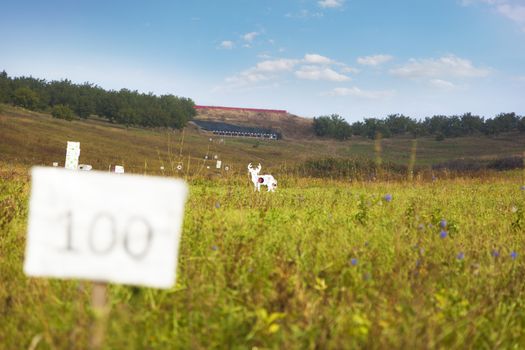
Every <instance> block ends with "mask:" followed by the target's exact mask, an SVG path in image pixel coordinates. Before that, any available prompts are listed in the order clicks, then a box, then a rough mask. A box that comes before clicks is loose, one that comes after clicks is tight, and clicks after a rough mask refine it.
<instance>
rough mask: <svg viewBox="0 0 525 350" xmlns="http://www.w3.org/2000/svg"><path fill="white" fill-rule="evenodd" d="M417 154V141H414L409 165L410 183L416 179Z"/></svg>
mask: <svg viewBox="0 0 525 350" xmlns="http://www.w3.org/2000/svg"><path fill="white" fill-rule="evenodd" d="M416 153H417V139H413V140H412V148H411V149H410V161H409V163H408V174H407V175H408V181H410V182H412V180H413V179H414V166H415V165H416Z"/></svg>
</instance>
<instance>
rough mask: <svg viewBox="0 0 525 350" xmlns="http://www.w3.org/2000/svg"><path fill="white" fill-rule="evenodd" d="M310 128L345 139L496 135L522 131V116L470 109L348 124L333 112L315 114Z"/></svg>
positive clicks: (398, 115)
mask: <svg viewBox="0 0 525 350" xmlns="http://www.w3.org/2000/svg"><path fill="white" fill-rule="evenodd" d="M313 129H314V132H315V133H316V135H318V136H325V137H330V138H335V139H339V140H345V139H348V138H349V137H350V136H351V135H360V136H364V137H368V138H371V139H373V138H375V137H377V135H378V134H381V136H382V137H391V136H393V135H412V136H413V137H418V136H435V137H436V139H438V140H442V139H444V138H450V137H461V136H469V135H475V134H484V135H489V136H490V135H497V134H499V133H503V132H513V131H514V132H516V131H519V132H522V133H525V117H524V116H519V115H517V114H516V113H514V112H512V113H500V114H498V115H496V116H495V117H493V118H487V119H485V118H484V117H480V116H477V115H473V114H471V113H465V114H463V115H452V116H445V115H434V116H432V117H426V118H424V119H421V120H417V119H414V118H410V117H407V116H404V115H402V114H391V115H389V116H388V117H386V118H384V119H378V118H365V119H364V120H363V121H357V122H355V123H352V124H349V123H348V122H347V121H346V120H344V119H343V118H342V117H341V116H339V115H337V114H332V115H330V116H320V117H317V118H314V123H313Z"/></svg>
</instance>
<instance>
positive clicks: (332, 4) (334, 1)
mask: <svg viewBox="0 0 525 350" xmlns="http://www.w3.org/2000/svg"><path fill="white" fill-rule="evenodd" d="M344 2H345V0H320V1H318V2H317V4H318V5H319V6H321V7H322V8H336V7H341V6H343V4H344Z"/></svg>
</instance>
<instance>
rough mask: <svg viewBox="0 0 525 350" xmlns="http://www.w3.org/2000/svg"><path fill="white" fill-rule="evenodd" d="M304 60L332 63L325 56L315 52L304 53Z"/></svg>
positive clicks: (316, 62) (315, 62) (313, 62)
mask: <svg viewBox="0 0 525 350" xmlns="http://www.w3.org/2000/svg"><path fill="white" fill-rule="evenodd" d="M304 61H305V62H306V63H312V64H330V63H333V61H332V60H331V59H329V58H328V57H325V56H321V55H318V54H315V53H307V54H306V55H304Z"/></svg>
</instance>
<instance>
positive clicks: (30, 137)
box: [0, 106, 525, 174]
mask: <svg viewBox="0 0 525 350" xmlns="http://www.w3.org/2000/svg"><path fill="white" fill-rule="evenodd" d="M3 110H4V111H3V112H1V113H0V164H3V165H2V166H7V167H9V166H10V165H15V164H16V165H24V166H31V165H51V164H52V163H53V162H56V161H58V162H59V163H60V164H62V163H63V160H64V156H65V145H66V142H67V141H68V140H69V141H80V142H81V149H82V151H81V157H80V161H81V163H86V164H92V165H93V167H94V168H95V169H99V170H105V169H108V167H109V166H110V165H115V164H121V165H124V166H125V167H126V169H127V171H129V172H135V173H148V174H156V173H161V172H162V171H161V170H160V167H161V166H164V168H165V172H168V173H176V172H177V170H176V167H177V165H179V164H181V165H182V166H183V172H186V171H187V170H188V169H190V170H191V172H193V173H195V172H197V173H201V174H205V173H210V172H212V171H213V169H214V165H215V156H217V159H219V160H222V162H223V164H224V165H229V167H230V169H231V171H230V172H238V173H241V174H244V173H245V172H246V171H245V170H246V169H245V167H246V164H247V163H249V162H253V163H257V162H260V163H262V164H263V167H264V169H265V171H276V170H277V169H293V168H294V167H295V166H296V165H298V164H301V163H302V162H304V161H306V160H309V159H319V158H326V157H335V158H352V157H368V158H374V157H375V150H374V141H372V140H369V139H365V138H361V137H354V138H352V139H351V140H349V141H344V142H341V141H334V140H322V139H318V138H316V137H314V136H313V135H310V134H308V133H307V132H306V129H307V127H306V125H307V123H308V122H309V121H308V120H305V119H303V118H299V117H295V116H290V115H285V116H284V118H282V120H277V122H276V123H277V125H278V126H279V127H280V128H282V129H281V130H282V131H283V132H285V133H290V134H288V135H293V136H285V138H284V139H283V140H278V141H275V140H262V139H254V138H229V137H217V136H214V135H211V134H210V133H207V132H203V131H202V130H199V129H198V128H196V127H195V126H189V127H187V128H185V129H184V131H182V132H181V131H178V130H175V131H173V130H168V129H140V128H126V127H124V126H121V125H116V124H111V123H108V122H105V121H100V120H92V119H88V120H74V121H72V122H68V121H65V120H60V119H55V118H52V117H51V116H50V115H48V114H44V113H35V112H30V111H27V110H25V109H22V108H15V107H10V106H4V108H3ZM245 116H247V117H246V119H244V118H245ZM213 117H216V118H217V119H219V120H224V121H228V122H232V123H233V122H239V121H242V122H243V123H246V125H258V126H267V125H268V124H264V123H269V119H270V118H276V117H275V116H272V115H264V114H262V115H261V114H260V113H259V112H251V111H249V112H246V111H239V112H236V113H224V112H217V111H213V112H210V113H205V114H201V113H199V116H198V118H203V119H204V118H209V119H212V118H213ZM220 118H222V119H220ZM279 118H280V117H279ZM257 123H259V124H257ZM301 127H302V129H301ZM294 128H296V129H297V130H296V132H295V133H293V131H294V130H293V129H294ZM285 135H286V134H285ZM300 135H305V136H306V137H304V138H302V137H300ZM210 140H211V141H210ZM411 147H412V139H411V138H410V137H395V138H390V139H383V140H382V147H381V148H382V152H381V157H382V159H383V160H384V161H391V162H394V163H398V164H407V163H408V162H409V159H410V154H411ZM524 150H525V136H524V135H523V134H518V133H515V134H502V135H499V136H495V137H490V138H489V137H485V136H471V137H461V138H450V139H446V140H444V141H436V140H435V139H434V138H431V137H425V138H419V139H418V143H417V157H416V166H423V167H428V166H430V165H432V164H436V163H442V162H446V161H450V160H454V159H462V158H472V159H491V158H496V157H508V156H514V155H522V154H523V151H524ZM206 156H207V157H208V158H207V159H206ZM208 166H209V167H210V169H208V168H207V167H208Z"/></svg>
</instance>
